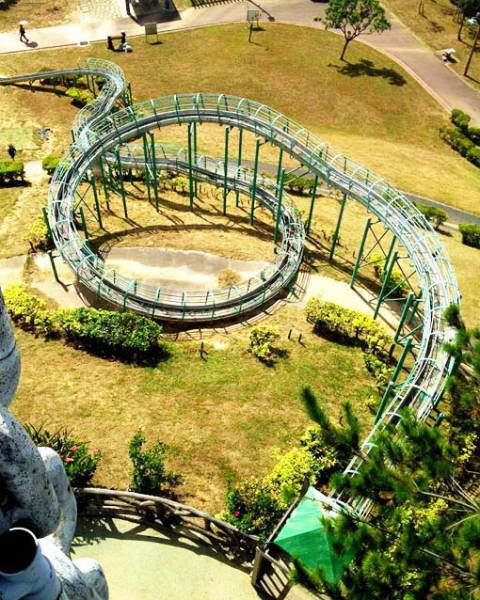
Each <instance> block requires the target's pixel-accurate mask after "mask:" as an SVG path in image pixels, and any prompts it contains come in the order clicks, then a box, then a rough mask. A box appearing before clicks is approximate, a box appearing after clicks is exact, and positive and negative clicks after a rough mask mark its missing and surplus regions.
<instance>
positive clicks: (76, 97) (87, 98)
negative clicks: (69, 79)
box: [65, 87, 95, 106]
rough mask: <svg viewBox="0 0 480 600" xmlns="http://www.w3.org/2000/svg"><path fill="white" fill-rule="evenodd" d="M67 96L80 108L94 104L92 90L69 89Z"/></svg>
mask: <svg viewBox="0 0 480 600" xmlns="http://www.w3.org/2000/svg"><path fill="white" fill-rule="evenodd" d="M65 94H66V95H67V96H69V97H70V98H72V100H73V102H74V103H75V104H77V105H79V106H85V104H88V103H89V102H92V100H93V99H94V98H95V96H94V95H93V94H92V92H91V91H90V90H84V89H80V88H78V87H69V88H68V89H67V91H66V92H65Z"/></svg>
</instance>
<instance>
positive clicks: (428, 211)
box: [414, 202, 448, 229]
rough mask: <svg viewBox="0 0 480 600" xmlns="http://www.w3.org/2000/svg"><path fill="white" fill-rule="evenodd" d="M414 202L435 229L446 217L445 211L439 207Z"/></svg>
mask: <svg viewBox="0 0 480 600" xmlns="http://www.w3.org/2000/svg"><path fill="white" fill-rule="evenodd" d="M414 204H415V206H416V207H417V208H418V210H419V211H420V212H421V213H422V215H423V216H424V217H425V218H426V219H427V221H429V222H430V223H433V226H434V227H435V229H438V228H439V227H440V226H441V225H443V223H445V221H447V219H448V214H447V212H446V211H444V210H442V209H441V208H437V207H436V206H429V205H428V204H421V203H420V202H415V203H414Z"/></svg>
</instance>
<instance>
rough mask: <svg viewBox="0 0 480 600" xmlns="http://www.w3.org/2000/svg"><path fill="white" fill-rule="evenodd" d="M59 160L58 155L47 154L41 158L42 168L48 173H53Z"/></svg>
mask: <svg viewBox="0 0 480 600" xmlns="http://www.w3.org/2000/svg"><path fill="white" fill-rule="evenodd" d="M61 160H62V159H61V158H60V157H59V156H53V154H49V155H48V156H46V157H45V158H44V159H43V160H42V169H43V170H44V171H46V172H47V173H48V175H53V172H54V171H55V169H56V168H57V165H58V163H59V162H60V161H61Z"/></svg>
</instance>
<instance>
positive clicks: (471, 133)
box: [468, 127, 480, 146]
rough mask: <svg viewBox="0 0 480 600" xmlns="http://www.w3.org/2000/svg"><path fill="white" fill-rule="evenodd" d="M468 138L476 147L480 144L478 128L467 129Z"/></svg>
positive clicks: (479, 129) (479, 128) (479, 130)
mask: <svg viewBox="0 0 480 600" xmlns="http://www.w3.org/2000/svg"><path fill="white" fill-rule="evenodd" d="M468 137H469V138H470V139H471V140H472V142H473V143H474V144H477V146H478V145H479V144H480V127H469V128H468Z"/></svg>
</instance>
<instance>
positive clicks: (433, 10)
mask: <svg viewBox="0 0 480 600" xmlns="http://www.w3.org/2000/svg"><path fill="white" fill-rule="evenodd" d="M384 4H385V5H386V6H387V7H388V8H390V9H391V10H392V11H393V12H394V13H395V14H396V15H397V16H398V17H399V18H400V19H401V20H402V21H403V22H404V24H405V25H407V27H409V28H410V29H411V30H412V31H413V32H414V33H415V34H416V35H417V36H418V37H419V38H420V39H421V40H423V41H424V42H425V43H426V44H427V45H428V46H430V47H431V48H433V49H434V50H443V49H444V48H455V50H456V54H457V58H458V59H459V62H458V63H456V64H453V65H452V67H453V69H455V71H456V72H457V73H459V74H460V75H463V71H464V69H465V65H466V62H467V58H468V55H469V54H470V51H471V49H472V44H473V38H474V35H475V29H476V28H475V27H469V26H468V24H467V23H465V26H464V28H463V31H462V33H461V40H459V39H458V38H457V33H458V29H459V24H458V23H457V20H456V17H455V15H456V8H457V7H456V6H455V5H454V4H453V3H452V2H451V1H450V0H425V11H424V13H425V14H424V15H419V14H418V0H385V2H384ZM468 80H469V81H470V82H471V83H473V84H474V85H477V86H478V85H480V46H479V47H477V50H476V52H475V55H474V57H473V60H472V64H471V65H470V68H469V70H468Z"/></svg>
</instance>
